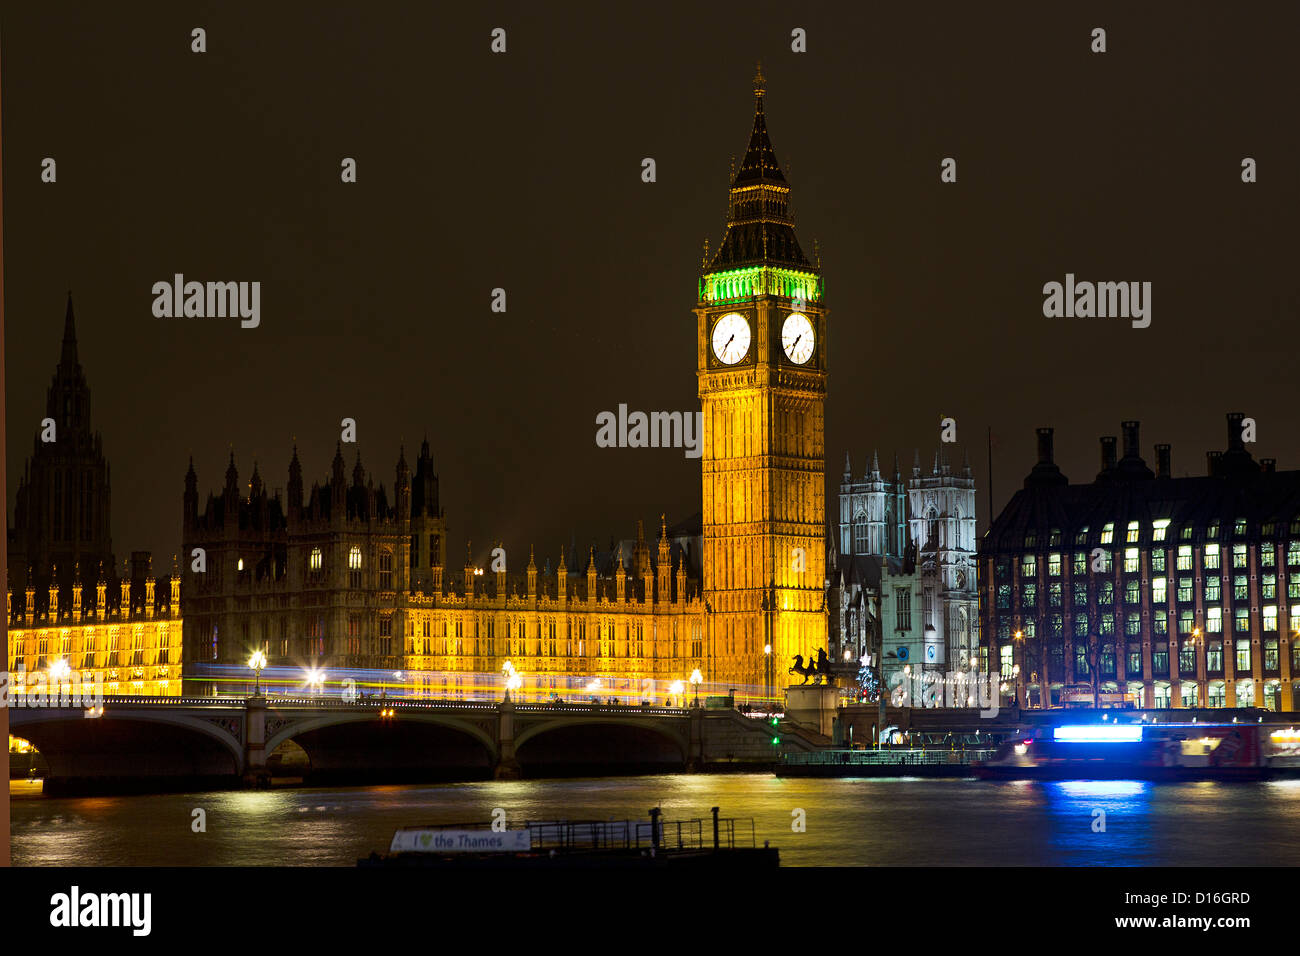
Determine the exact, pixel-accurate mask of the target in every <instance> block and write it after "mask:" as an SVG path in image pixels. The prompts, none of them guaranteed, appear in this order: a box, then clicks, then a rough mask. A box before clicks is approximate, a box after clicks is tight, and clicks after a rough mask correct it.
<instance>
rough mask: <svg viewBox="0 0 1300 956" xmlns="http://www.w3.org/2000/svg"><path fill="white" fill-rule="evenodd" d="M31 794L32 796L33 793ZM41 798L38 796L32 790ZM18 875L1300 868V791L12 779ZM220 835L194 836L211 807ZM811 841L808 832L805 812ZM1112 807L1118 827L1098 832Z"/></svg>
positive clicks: (891, 782)
mask: <svg viewBox="0 0 1300 956" xmlns="http://www.w3.org/2000/svg"><path fill="white" fill-rule="evenodd" d="M15 788H17V789H15ZM23 788H27V789H23ZM10 791H11V793H12V794H13V796H14V798H15V799H14V801H13V804H12V815H11V816H12V823H13V861H14V863H15V864H17V865H70V864H84V865H92V866H93V865H111V864H117V865H149V864H153V865H180V866H184V865H227V866H228V865H283V864H290V865H309V866H312V865H314V866H350V865H352V864H353V863H355V861H356V859H357V858H358V857H361V856H365V855H367V854H368V853H369V852H370V851H371V850H374V849H381V850H382V849H384V848H386V847H387V845H388V841H389V838H390V837H391V836H392V832H393V830H395V829H396V828H397V827H400V826H412V825H418V824H423V823H452V822H465V821H474V820H482V821H486V820H488V819H489V818H490V816H491V813H492V810H493V808H495V807H504V808H505V809H506V811H507V814H508V817H509V819H510V820H511V821H515V822H518V821H522V820H526V819H532V820H542V819H560V818H568V819H573V820H578V819H588V820H590V819H598V820H607V819H628V818H635V819H645V816H646V813H647V811H648V809H649V808H650V807H652V806H662V807H663V810H664V815H665V816H666V817H667V818H668V819H685V818H691V817H704V818H707V817H708V810H709V807H711V806H715V805H716V806H719V807H721V808H722V815H723V816H724V817H726V816H732V817H740V818H749V817H752V818H753V820H754V827H755V832H756V836H757V838H758V841H759V842H760V843H761V842H762V841H763V840H765V839H767V840H771V842H772V844H773V845H774V846H777V847H778V848H780V850H781V859H782V863H783V864H784V865H795V866H799V865H803V866H809V865H821V866H844V865H867V866H882V865H883V866H888V865H894V866H958V865H975V866H1008V865H1010V866H1016V865H1020V866H1025V865H1030V866H1032V865H1039V866H1158V865H1165V866H1227V865H1274V866H1276V865H1292V866H1294V865H1300V781H1286V782H1275V783H1232V784H1226V783H1177V784H1152V783H1141V782H1136V781H1096V782H1084V781H1079V782H1063V783H1030V782H996V781H975V780H923V779H915V778H910V779H901V778H900V779H870V780H868V779H832V780H815V779H790V778H787V779H781V778H776V777H773V776H770V775H764V774H734V775H732V774H726V775H685V774H683V775H664V776H648V777H623V778H600V779H595V778H584V779H571V780H523V781H485V782H482V783H469V784H442V785H434V786H393V787H355V788H295V789H276V790H271V791H263V792H228V793H206V794H175V795H168V796H133V797H109V798H85V799H72V798H68V799H55V800H46V799H43V798H41V797H40V796H38V795H35V793H34V792H33V791H32V790H31V789H30V785H27V784H11V787H10ZM198 807H201V808H204V809H205V810H206V811H207V820H208V831H207V833H205V834H195V833H193V832H192V830H191V826H190V824H191V815H192V811H193V809H194V808H198ZM797 809H798V810H803V811H804V817H805V819H806V822H807V829H806V832H795V831H794V830H793V829H792V826H791V824H792V822H793V820H794V819H795V818H794V815H793V814H794V811H795V810H797ZM1094 810H1103V811H1105V814H1106V816H1105V822H1106V828H1105V831H1104V832H1100V831H1098V832H1095V831H1094V830H1093V823H1094V820H1095V819H1097V818H1096V817H1095V816H1094V813H1093V811H1094Z"/></svg>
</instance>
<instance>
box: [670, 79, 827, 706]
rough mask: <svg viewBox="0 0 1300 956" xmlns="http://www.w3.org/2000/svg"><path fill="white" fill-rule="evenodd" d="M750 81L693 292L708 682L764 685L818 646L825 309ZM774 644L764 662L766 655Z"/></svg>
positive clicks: (822, 632)
mask: <svg viewBox="0 0 1300 956" xmlns="http://www.w3.org/2000/svg"><path fill="white" fill-rule="evenodd" d="M763 93H764V82H763V75H762V71H761V70H760V71H759V72H758V73H757V75H756V76H755V78H754V98H755V101H754V130H753V132H752V133H751V134H750V138H749V150H748V152H747V153H746V154H745V159H744V162H742V163H741V165H740V168H739V170H738V171H737V172H736V175H735V179H734V180H733V181H732V183H731V202H730V210H729V214H728V217H727V233H726V235H725V236H724V237H723V240H722V245H721V246H720V247H719V248H718V250H717V252H716V253H715V254H714V255H713V256H712V257H711V258H710V257H709V256H708V254H707V252H706V255H705V262H704V266H703V273H702V275H701V276H700V283H699V302H698V305H697V306H696V308H695V314H696V316H697V323H696V325H697V334H696V366H697V374H698V377H699V387H700V405H701V407H702V410H703V415H704V451H703V456H702V463H703V472H704V488H703V491H704V495H703V504H704V560H703V566H704V600H705V602H706V621H707V624H706V627H707V634H708V638H709V642H710V645H709V648H708V653H709V656H710V658H711V660H712V668H713V670H714V673H712V674H709V675H707V679H708V680H710V681H716V682H728V683H732V684H734V685H742V684H743V685H750V686H751V687H754V688H762V687H766V688H767V689H768V690H769V691H771V690H774V689H775V687H774V685H776V684H778V683H779V682H780V681H782V680H784V678H785V673H786V669H787V668H788V667H789V666H790V662H791V658H793V657H794V655H796V654H799V655H801V656H802V657H803V658H804V660H805V661H807V660H809V659H811V658H815V657H816V655H817V651H818V649H819V648H822V647H824V646H825V644H826V608H825V599H824V595H825V578H826V501H825V470H826V448H825V440H824V426H825V409H826V359H827V342H826V340H827V335H826V332H827V328H826V325H827V322H826V319H827V312H826V309H825V305H824V302H823V292H824V286H823V282H822V277H821V269H820V263H817V264H813V263H811V262H809V261H808V258H807V257H806V256H805V255H804V253H803V250H802V249H801V248H800V246H799V241H798V239H797V238H795V233H794V220H793V218H792V217H791V214H790V186H789V183H787V181H786V178H785V176H784V175H782V173H781V169H780V167H779V166H778V165H777V161H776V155H775V153H774V152H773V150H772V143H771V141H770V140H769V139H768V135H767V121H766V118H765V116H764V113H763ZM769 646H770V648H771V651H770V657H769V654H768V652H767V648H768V647H769Z"/></svg>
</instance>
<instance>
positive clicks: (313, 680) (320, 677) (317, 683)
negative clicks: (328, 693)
mask: <svg viewBox="0 0 1300 956" xmlns="http://www.w3.org/2000/svg"><path fill="white" fill-rule="evenodd" d="M324 683H325V674H324V673H323V672H322V671H321V669H320V668H319V667H313V668H312V669H311V670H309V671H308V672H307V686H308V687H312V688H315V690H316V696H317V697H319V696H320V693H321V687H322V686H323V685H324Z"/></svg>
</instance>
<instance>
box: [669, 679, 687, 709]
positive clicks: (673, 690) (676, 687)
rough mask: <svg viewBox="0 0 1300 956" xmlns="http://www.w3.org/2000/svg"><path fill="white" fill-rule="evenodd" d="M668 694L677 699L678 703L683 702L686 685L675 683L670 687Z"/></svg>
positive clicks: (679, 682) (677, 681) (676, 681)
mask: <svg viewBox="0 0 1300 956" xmlns="http://www.w3.org/2000/svg"><path fill="white" fill-rule="evenodd" d="M668 693H669V694H672V695H673V696H674V697H676V698H677V703H678V704H679V705H680V704H681V702H682V694H684V693H686V685H685V684H684V683H682V682H681V681H679V680H675V681H673V682H672V683H671V684H669V685H668Z"/></svg>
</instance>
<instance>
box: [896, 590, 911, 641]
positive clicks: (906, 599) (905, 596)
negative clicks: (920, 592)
mask: <svg viewBox="0 0 1300 956" xmlns="http://www.w3.org/2000/svg"><path fill="white" fill-rule="evenodd" d="M894 607H895V617H896V618H897V627H898V629H899V630H900V631H910V630H911V629H912V592H911V590H910V589H909V588H894Z"/></svg>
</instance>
